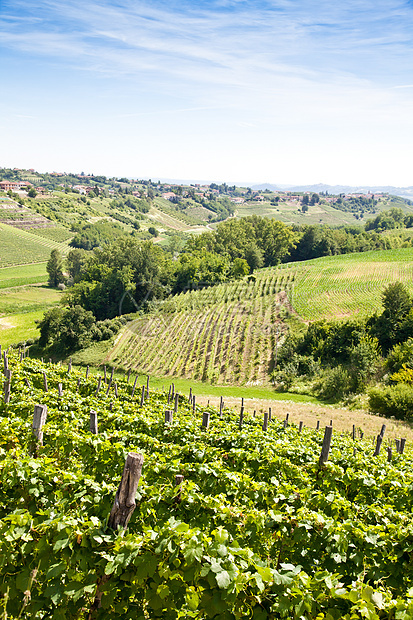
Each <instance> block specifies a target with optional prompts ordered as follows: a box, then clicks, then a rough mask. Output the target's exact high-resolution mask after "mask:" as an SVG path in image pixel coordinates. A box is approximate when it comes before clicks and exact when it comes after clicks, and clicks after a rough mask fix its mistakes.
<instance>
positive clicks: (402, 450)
mask: <svg viewBox="0 0 413 620" xmlns="http://www.w3.org/2000/svg"><path fill="white" fill-rule="evenodd" d="M405 446H406V438H405V437H402V438H401V439H400V454H403V453H404V448H405Z"/></svg>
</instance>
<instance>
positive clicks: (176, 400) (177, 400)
mask: <svg viewBox="0 0 413 620" xmlns="http://www.w3.org/2000/svg"><path fill="white" fill-rule="evenodd" d="M178 405H179V394H178V392H176V394H175V405H174V413H178Z"/></svg>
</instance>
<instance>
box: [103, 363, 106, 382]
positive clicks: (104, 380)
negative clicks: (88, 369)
mask: <svg viewBox="0 0 413 620" xmlns="http://www.w3.org/2000/svg"><path fill="white" fill-rule="evenodd" d="M103 383H106V366H103Z"/></svg>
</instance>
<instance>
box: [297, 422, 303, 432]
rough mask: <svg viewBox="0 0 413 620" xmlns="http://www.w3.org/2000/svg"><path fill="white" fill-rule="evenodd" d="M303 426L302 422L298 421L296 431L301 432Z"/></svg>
mask: <svg viewBox="0 0 413 620" xmlns="http://www.w3.org/2000/svg"><path fill="white" fill-rule="evenodd" d="M303 426H304V422H301V421H300V422H299V424H298V432H299V433H301V432H302V430H303Z"/></svg>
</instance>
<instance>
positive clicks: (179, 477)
mask: <svg viewBox="0 0 413 620" xmlns="http://www.w3.org/2000/svg"><path fill="white" fill-rule="evenodd" d="M183 481H184V477H183V476H182V475H181V474H177V475H176V476H175V488H176V489H177V493H176V495H175V498H174V503H175V504H180V503H181V501H182V499H181V495H182V483H183Z"/></svg>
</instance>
